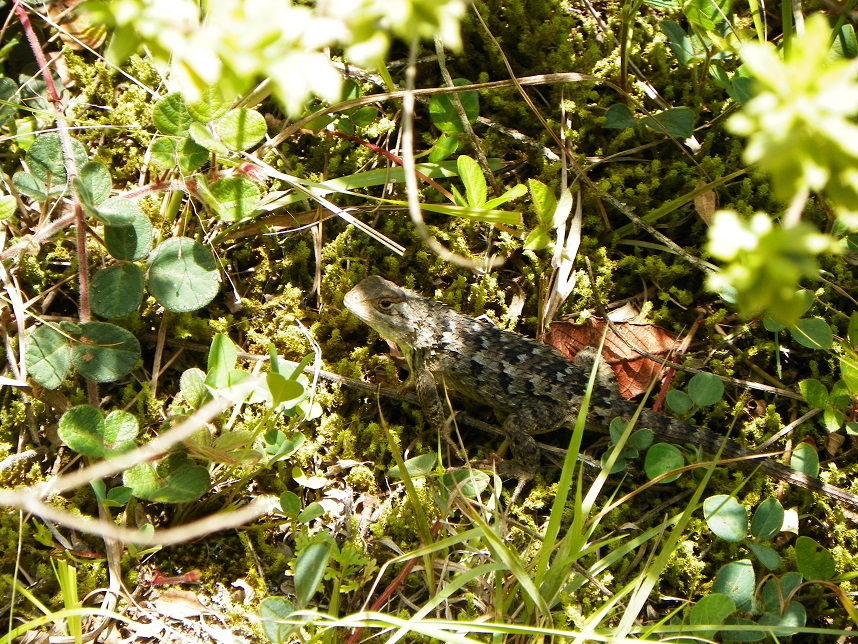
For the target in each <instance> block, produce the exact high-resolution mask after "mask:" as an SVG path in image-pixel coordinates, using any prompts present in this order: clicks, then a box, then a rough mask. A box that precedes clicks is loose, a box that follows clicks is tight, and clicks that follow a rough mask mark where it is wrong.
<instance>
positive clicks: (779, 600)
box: [760, 571, 804, 613]
mask: <svg viewBox="0 0 858 644" xmlns="http://www.w3.org/2000/svg"><path fill="white" fill-rule="evenodd" d="M803 582H804V577H802V575H801V573H799V572H795V571H792V572H785V573H784V574H782V575H780V576H779V577H769V579H767V580H766V581H765V583H764V584H763V588H762V590H761V591H760V604H761V608H762V609H763V610H764V611H766V612H770V613H771V612H775V611H780V610H781V608H782V604H783V600H784V598H785V597H787V596H789V594H790V593H791V592H792V591H794V590H795V589H796V588H798V587H799V586H800V585H801V584H802V583H803Z"/></svg>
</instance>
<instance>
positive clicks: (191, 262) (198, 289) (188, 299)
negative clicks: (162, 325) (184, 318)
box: [147, 237, 220, 313]
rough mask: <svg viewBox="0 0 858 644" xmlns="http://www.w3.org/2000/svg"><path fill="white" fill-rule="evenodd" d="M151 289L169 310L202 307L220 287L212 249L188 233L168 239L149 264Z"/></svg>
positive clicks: (186, 310)
mask: <svg viewBox="0 0 858 644" xmlns="http://www.w3.org/2000/svg"><path fill="white" fill-rule="evenodd" d="M147 284H148V286H149V292H150V293H151V294H152V296H153V297H154V298H155V299H156V300H158V302H159V303H160V304H161V305H163V306H164V308H166V309H167V310H168V311H173V312H174V313H187V312H189V311H196V310H198V309H201V308H202V307H204V306H205V305H206V304H208V303H209V302H211V301H212V300H213V299H214V296H215V295H217V292H218V289H219V288H220V277H219V275H218V271H217V264H216V263H215V259H214V256H213V255H212V253H211V251H209V249H207V248H206V247H205V246H203V245H202V244H200V243H199V242H196V241H194V240H193V239H188V238H187V237H176V238H174V239H168V240H167V241H165V242H164V243H162V244H160V245H159V246H158V247H157V248H156V249H155V250H154V251H153V252H152V254H151V256H150V258H149V262H148V266H147Z"/></svg>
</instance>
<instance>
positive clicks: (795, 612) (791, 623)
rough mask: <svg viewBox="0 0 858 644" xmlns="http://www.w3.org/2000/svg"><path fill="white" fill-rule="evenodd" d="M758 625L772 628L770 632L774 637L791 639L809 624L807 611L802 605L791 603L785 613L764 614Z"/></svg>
mask: <svg viewBox="0 0 858 644" xmlns="http://www.w3.org/2000/svg"><path fill="white" fill-rule="evenodd" d="M757 623H758V624H759V625H760V626H770V627H772V629H771V631H769V632H770V633H771V634H772V635H773V636H774V637H789V636H790V635H795V634H796V633H797V632H798V629H800V628H803V627H804V626H805V625H806V624H807V611H806V610H805V608H804V606H803V605H802V604H800V603H798V602H790V603H789V605H788V606H787V607H786V610H784V611H783V612H781V611H777V612H772V613H763V614H762V615H760V619H759V620H758V621H757ZM774 627H778V628H774Z"/></svg>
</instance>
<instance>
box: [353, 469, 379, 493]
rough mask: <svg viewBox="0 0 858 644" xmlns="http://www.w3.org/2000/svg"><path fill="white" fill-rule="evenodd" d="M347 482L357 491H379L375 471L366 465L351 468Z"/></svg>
mask: <svg viewBox="0 0 858 644" xmlns="http://www.w3.org/2000/svg"><path fill="white" fill-rule="evenodd" d="M346 483H348V485H349V486H350V487H351V488H352V489H354V490H355V491H357V492H369V493H375V492H377V491H378V484H377V482H376V480H375V472H373V471H372V470H371V469H370V468H368V467H367V466H366V465H358V466H356V467H353V468H351V469H350V470H349V473H348V475H347V476H346Z"/></svg>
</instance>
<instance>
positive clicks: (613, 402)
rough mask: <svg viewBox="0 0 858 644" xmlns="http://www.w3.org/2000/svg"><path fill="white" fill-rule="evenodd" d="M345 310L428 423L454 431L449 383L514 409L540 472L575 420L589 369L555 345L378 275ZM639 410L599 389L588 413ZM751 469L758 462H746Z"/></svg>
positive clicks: (664, 419)
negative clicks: (379, 345)
mask: <svg viewBox="0 0 858 644" xmlns="http://www.w3.org/2000/svg"><path fill="white" fill-rule="evenodd" d="M344 303H345V305H346V307H347V308H348V309H349V310H350V311H351V312H352V313H354V314H355V315H356V316H357V317H359V318H360V319H361V320H363V321H364V322H365V323H366V324H368V325H369V326H370V327H372V328H373V329H375V330H376V331H377V332H378V333H379V334H380V335H381V336H382V337H383V338H385V339H387V340H390V341H391V342H394V343H396V344H397V345H398V347H399V349H400V350H401V351H402V354H403V356H405V359H406V361H407V363H408V368H409V371H410V375H409V384H410V385H413V386H414V388H415V389H416V393H417V396H418V399H419V400H420V404H421V406H422V407H423V409H424V412H425V413H426V415H427V417H428V419H429V421H430V422H431V423H432V424H433V425H434V426H435V427H437V428H439V429H442V430H443V429H444V427H446V426H448V425H449V423H448V422H447V419H448V414H447V413H446V412H445V411H444V407H443V405H442V404H441V399H440V397H439V395H438V389H437V385H439V384H441V385H444V386H447V387H449V388H451V389H454V390H455V391H458V392H459V393H461V394H464V395H465V396H468V397H470V398H473V399H475V400H477V401H479V402H481V403H483V404H486V405H489V406H490V407H493V408H494V409H498V410H501V411H503V412H506V413H507V417H506V420H505V421H504V423H503V432H504V434H505V435H506V436H507V438H508V439H509V443H510V446H511V448H512V451H513V456H514V457H515V459H516V461H517V463H518V465H520V466H521V467H522V468H523V469H524V470H525V471H531V472H533V471H535V470H536V467H537V466H538V465H539V448H538V447H537V445H536V441H535V440H534V438H533V434H534V433H538V432H540V431H550V430H552V429H556V428H558V427H560V426H562V425H564V424H571V423H573V422H574V420H575V418H576V416H577V414H578V409H579V407H580V405H581V400H582V397H583V395H584V392H585V390H586V388H587V383H588V380H589V370H588V369H586V368H584V367H582V366H580V365H577V364H575V363H573V362H569V361H568V360H566V359H565V358H564V357H563V356H561V355H560V354H559V353H557V352H556V351H554V349H552V348H550V347H548V346H546V345H544V344H540V343H538V342H535V341H533V340H530V339H528V338H525V337H524V336H521V335H518V334H517V333H513V332H511V331H504V330H502V329H499V328H497V327H495V326H493V325H492V324H490V323H488V322H483V321H481V320H477V319H475V318H472V317H468V316H466V315H462V314H461V313H457V312H456V311H454V310H453V309H452V308H450V307H449V306H446V305H444V304H442V303H440V302H437V301H435V300H432V299H429V298H425V297H423V296H421V295H420V294H418V293H415V292H414V291H410V290H408V289H404V288H400V287H398V286H396V284H393V283H392V282H389V281H387V280H385V279H383V278H381V277H379V276H377V275H373V276H371V277H367V278H366V279H364V280H363V281H361V282H360V283H359V284H358V285H357V286H355V287H354V288H353V289H352V290H350V291H349V292H348V293H346V296H345V300H344ZM636 411H637V405H636V404H635V403H633V402H630V401H627V400H625V399H623V398H621V397H619V395H618V394H617V393H616V391H615V390H614V388H612V387H611V386H609V385H607V384H605V383H597V384H596V385H595V387H594V389H593V391H592V395H591V398H590V406H589V408H588V409H587V422H588V423H589V424H591V425H592V424H597V425H599V424H600V425H602V426H604V427H607V425H608V424H609V423H610V421H611V420H612V419H613V418H615V417H618V416H622V417H626V418H629V417H631V416H632V415H633V414H634V413H635V412H636ZM638 425H639V426H641V427H646V428H648V429H651V430H652V431H653V433H654V434H655V435H656V436H658V437H660V438H662V439H667V440H669V441H672V442H676V443H681V444H690V445H694V446H697V447H699V448H700V449H702V450H703V451H705V452H708V453H710V454H714V453H716V452H717V451H718V450H719V449H721V446H722V445H723V450H722V452H721V454H722V456H723V457H725V458H741V457H747V456H752V455H753V454H752V452H750V451H749V450H747V449H745V448H743V447H742V446H740V445H739V444H738V443H736V442H734V441H732V440H727V441H726V442H725V439H724V437H723V436H719V435H718V434H717V433H715V432H713V431H711V430H709V429H705V428H703V427H698V426H696V425H692V424H690V423H686V422H683V421H681V420H676V419H674V418H670V417H668V416H663V415H661V414H658V413H655V412H652V411H649V410H642V412H641V414H640V417H639V420H638ZM745 463H746V465H745V467H748V468H753V467H756V466H757V462H756V461H746V462H745ZM759 469H760V470H761V471H762V472H764V473H765V474H766V475H768V476H770V477H772V478H774V479H777V480H780V481H784V482H787V483H791V484H793V485H797V486H798V487H801V488H804V489H806V490H810V491H812V492H816V493H819V494H824V495H827V496H829V497H831V498H833V499H835V500H836V501H838V502H840V503H843V504H846V505H850V506H852V507H853V508H858V496H856V495H855V494H852V493H850V492H847V491H846V490H842V489H840V488H837V487H834V486H832V485H829V484H827V483H823V482H822V481H819V480H817V479H815V478H812V477H810V476H807V475H806V474H802V473H801V472H797V471H795V470H792V469H790V468H788V467H786V466H784V465H781V464H780V463H777V462H775V461H773V460H770V459H764V460H762V461H759Z"/></svg>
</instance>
